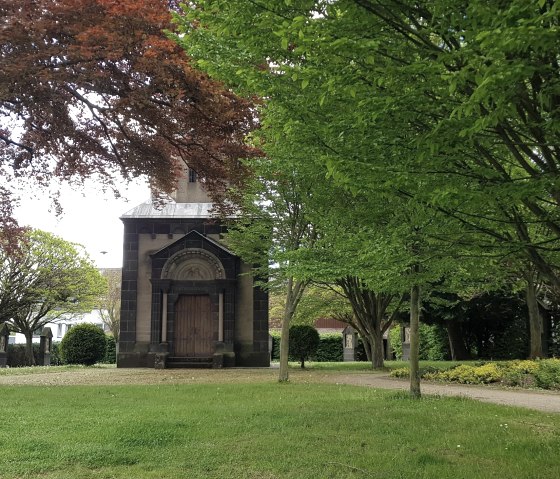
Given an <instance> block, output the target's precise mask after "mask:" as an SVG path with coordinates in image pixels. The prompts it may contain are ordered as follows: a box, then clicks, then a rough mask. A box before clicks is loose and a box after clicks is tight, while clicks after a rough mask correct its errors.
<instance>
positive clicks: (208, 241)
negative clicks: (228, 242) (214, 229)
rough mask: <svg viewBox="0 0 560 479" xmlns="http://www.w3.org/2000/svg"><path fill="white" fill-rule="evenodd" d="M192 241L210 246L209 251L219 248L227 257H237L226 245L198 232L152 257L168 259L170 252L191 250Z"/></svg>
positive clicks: (190, 233) (189, 234) (190, 234)
mask: <svg viewBox="0 0 560 479" xmlns="http://www.w3.org/2000/svg"><path fill="white" fill-rule="evenodd" d="M192 240H198V241H201V242H202V244H203V245H204V244H206V246H210V248H207V249H210V250H212V249H214V248H218V249H219V250H220V251H222V252H224V253H226V254H227V255H229V256H232V257H235V255H234V254H233V253H232V252H231V251H230V250H229V249H227V248H226V247H225V246H224V245H222V244H220V243H218V242H217V241H215V240H212V239H210V238H208V237H207V236H204V235H203V234H202V233H199V232H198V231H195V230H192V231H190V232H188V233H187V234H186V235H185V236H182V237H181V238H179V239H178V240H177V241H174V242H173V243H170V244H168V245H167V246H165V247H163V248H161V249H160V250H158V251H155V252H154V253H152V254H151V255H150V256H151V257H152V258H164V257H168V256H169V253H170V252H175V251H177V250H179V249H187V248H189V247H190V246H189V243H191V242H192ZM203 247H204V246H203Z"/></svg>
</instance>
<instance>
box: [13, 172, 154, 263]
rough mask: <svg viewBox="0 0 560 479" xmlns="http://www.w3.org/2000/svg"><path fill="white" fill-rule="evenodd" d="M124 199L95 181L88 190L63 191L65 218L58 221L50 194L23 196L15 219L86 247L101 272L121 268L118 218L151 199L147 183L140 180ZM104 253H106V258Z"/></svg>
mask: <svg viewBox="0 0 560 479" xmlns="http://www.w3.org/2000/svg"><path fill="white" fill-rule="evenodd" d="M120 192H121V195H122V198H119V199H115V197H114V195H113V193H111V192H109V191H107V192H103V191H102V188H101V186H99V185H96V184H95V183H94V182H93V181H90V182H88V183H86V186H85V188H82V189H80V190H71V189H70V188H62V189H61V195H60V203H61V205H62V207H63V209H64V212H63V214H62V215H61V216H60V217H58V218H57V216H56V214H55V212H54V211H49V210H51V209H52V203H51V200H50V199H49V197H48V194H45V196H44V197H42V196H41V195H38V197H25V195H24V194H23V193H22V194H21V201H20V206H19V207H18V208H16V210H15V216H16V218H17V220H18V222H19V223H20V225H22V226H23V225H27V226H31V227H32V228H37V229H41V230H44V231H49V232H51V233H54V234H56V235H57V236H60V237H61V238H63V239H65V240H67V241H71V242H74V243H79V244H81V245H83V246H84V247H85V249H86V251H87V252H88V254H89V256H90V257H91V259H92V260H93V262H94V264H95V266H97V267H98V268H120V267H121V266H122V241H123V224H122V222H121V220H120V219H119V217H120V216H121V215H122V214H123V213H125V212H127V211H128V210H130V209H132V208H134V207H135V206H137V205H139V204H140V203H143V202H144V201H146V200H148V199H149V198H150V190H149V187H148V185H147V183H146V182H143V181H141V180H138V181H137V182H135V183H132V184H130V185H129V186H128V187H124V186H123V187H122V188H121V189H120ZM102 251H106V253H105V254H103V253H102Z"/></svg>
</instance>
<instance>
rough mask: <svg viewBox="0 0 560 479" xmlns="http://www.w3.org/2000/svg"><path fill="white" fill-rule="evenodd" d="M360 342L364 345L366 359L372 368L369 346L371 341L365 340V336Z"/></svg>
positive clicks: (371, 347) (370, 346) (370, 348)
mask: <svg viewBox="0 0 560 479" xmlns="http://www.w3.org/2000/svg"><path fill="white" fill-rule="evenodd" d="M362 342H363V343H364V351H365V352H366V358H367V360H368V362H370V363H372V366H373V360H372V357H373V355H372V354H371V351H372V349H373V346H372V344H371V340H370V339H369V338H366V337H365V336H362Z"/></svg>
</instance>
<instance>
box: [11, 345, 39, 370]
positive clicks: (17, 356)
mask: <svg viewBox="0 0 560 479" xmlns="http://www.w3.org/2000/svg"><path fill="white" fill-rule="evenodd" d="M7 353H8V354H7V359H6V364H7V365H8V366H10V367H11V368H20V367H23V366H29V364H28V363H27V358H26V355H25V354H26V353H25V344H9V345H8V349H7ZM33 356H35V363H37V362H38V360H39V344H38V343H34V344H33Z"/></svg>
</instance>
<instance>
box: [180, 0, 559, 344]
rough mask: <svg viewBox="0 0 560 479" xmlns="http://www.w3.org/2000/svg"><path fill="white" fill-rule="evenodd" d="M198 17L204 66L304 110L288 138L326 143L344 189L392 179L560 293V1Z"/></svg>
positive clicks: (353, 2) (263, 5) (292, 115)
mask: <svg viewBox="0 0 560 479" xmlns="http://www.w3.org/2000/svg"><path fill="white" fill-rule="evenodd" d="M188 16H189V18H190V20H191V22H189V23H184V28H185V31H188V32H189V33H191V34H192V35H188V36H187V37H185V39H184V42H185V43H186V45H187V46H188V47H189V48H190V51H191V52H193V55H194V56H195V57H196V58H197V60H198V64H199V66H200V67H202V68H205V69H206V70H207V71H209V72H210V73H211V74H212V75H216V76H218V77H220V78H221V79H224V80H226V81H228V83H229V84H231V85H232V86H234V87H236V88H237V89H238V91H240V92H244V91H245V92H249V91H252V92H256V93H258V94H259V95H261V96H262V97H263V98H266V99H267V101H268V102H269V104H272V103H274V105H275V109H276V110H275V111H278V110H279V108H280V106H281V107H282V108H284V109H285V110H286V111H287V112H289V113H288V115H286V116H287V117H288V118H287V120H286V121H285V123H284V126H283V129H282V130H279V131H282V132H283V133H284V137H285V138H284V140H286V141H295V142H299V143H300V144H303V143H306V144H312V145H315V155H314V156H315V158H319V159H320V160H321V161H323V162H324V163H325V164H326V165H327V166H328V168H329V170H330V172H331V174H332V175H333V176H334V177H335V178H336V179H337V181H338V182H339V183H340V184H345V185H346V186H347V187H348V188H349V189H351V190H354V191H355V190H364V189H365V190H369V189H370V188H369V186H370V185H371V184H378V183H379V182H382V183H383V184H384V185H385V186H386V187H388V188H393V189H394V190H396V191H399V192H401V193H402V194H404V195H408V196H409V197H410V198H412V199H413V200H414V201H415V202H417V203H419V204H424V205H426V206H428V207H431V208H434V209H437V210H438V211H440V212H442V213H444V214H445V215H447V216H449V217H450V218H453V219H455V220H456V221H458V222H459V223H461V224H463V225H465V226H466V227H467V228H466V230H465V231H466V232H465V238H467V237H469V238H471V239H472V240H473V241H477V242H478V243H479V245H480V246H481V247H483V248H485V249H486V250H490V251H491V252H492V253H493V254H495V255H496V256H502V257H510V256H516V257H523V258H524V259H525V263H526V264H528V263H530V264H532V265H533V266H534V267H535V268H536V269H537V270H538V272H539V273H540V275H541V276H542V278H543V279H544V280H545V281H546V282H547V283H548V284H549V285H550V286H551V288H552V289H553V290H556V291H558V288H559V286H560V281H559V276H558V266H557V265H558V261H559V258H558V253H557V251H558V233H559V232H560V229H559V226H558V225H559V218H560V217H559V216H558V178H557V171H558V166H559V161H558V160H559V151H558V148H557V145H558V136H559V123H558V115H559V108H558V105H559V98H560V97H559V95H558V88H559V76H558V71H559V67H558V60H557V56H556V55H555V52H556V51H557V50H558V42H559V39H558V35H557V34H556V30H557V28H558V6H557V3H556V2H553V1H546V0H543V1H538V2H527V1H525V0H504V1H499V2H488V1H486V0H471V1H466V2H465V1H462V0H461V1H459V0H458V1H448V0H436V1H429V2H428V1H425V2H424V1H421V2H417V1H408V0H405V1H402V0H398V1H384V0H383V1H377V0H337V1H320V0H319V1H313V0H308V1H306V0H303V1H289V0H286V1H284V2H276V1H272V0H262V1H259V2H253V1H249V0H247V1H243V0H239V1H235V2H226V1H221V0H208V1H197V2H192V3H191V4H190V9H189V12H188ZM199 26H203V28H197V27H199ZM193 27H194V28H193ZM225 59H227V61H224V60H225ZM224 64H226V65H224ZM294 86H297V87H298V88H299V89H300V94H295V90H294ZM302 98H304V100H302ZM525 269H526V267H523V268H522V270H521V271H520V272H519V276H521V275H522V273H523V271H524V270H525ZM535 349H538V345H535Z"/></svg>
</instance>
